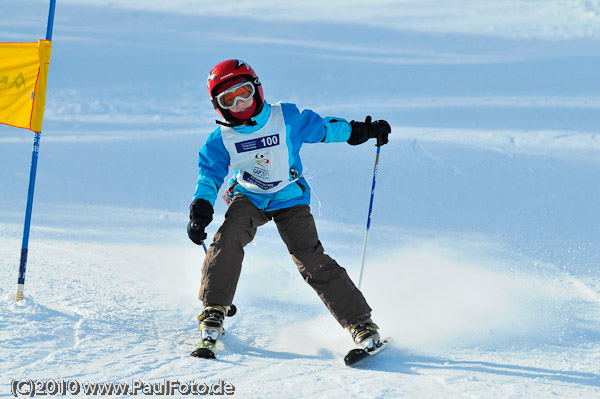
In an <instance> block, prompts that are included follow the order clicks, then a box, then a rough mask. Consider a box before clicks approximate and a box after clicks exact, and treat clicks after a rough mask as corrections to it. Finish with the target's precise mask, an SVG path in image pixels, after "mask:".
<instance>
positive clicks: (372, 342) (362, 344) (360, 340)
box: [348, 318, 381, 350]
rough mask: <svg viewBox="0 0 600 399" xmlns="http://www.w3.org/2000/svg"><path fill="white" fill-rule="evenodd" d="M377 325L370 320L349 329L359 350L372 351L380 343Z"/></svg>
mask: <svg viewBox="0 0 600 399" xmlns="http://www.w3.org/2000/svg"><path fill="white" fill-rule="evenodd" d="M378 328H379V327H377V324H375V323H373V321H372V320H371V319H370V318H369V319H366V320H363V321H361V322H360V323H356V324H353V325H351V326H349V327H348V331H349V332H350V334H352V339H353V340H354V343H355V344H356V347H357V348H361V349H366V350H372V349H375V347H376V346H377V343H378V342H379V341H380V339H381V338H380V337H379V333H378V332H377V329H378Z"/></svg>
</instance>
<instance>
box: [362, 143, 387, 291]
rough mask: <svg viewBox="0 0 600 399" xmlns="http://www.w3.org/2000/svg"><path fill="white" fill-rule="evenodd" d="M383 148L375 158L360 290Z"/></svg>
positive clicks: (379, 148)
mask: <svg viewBox="0 0 600 399" xmlns="http://www.w3.org/2000/svg"><path fill="white" fill-rule="evenodd" d="M380 151H381V146H377V155H376V157H375V169H374V170H373V185H372V186H371V201H370V202H369V215H368V216H367V229H366V231H365V242H364V244H363V252H362V260H361V262H360V277H359V278H358V289H359V290H360V286H361V284H362V278H363V271H364V266H365V254H366V252H367V237H368V235H369V229H370V228H371V213H372V212H373V198H374V197H375V182H376V180H377V167H378V166H379V152H380Z"/></svg>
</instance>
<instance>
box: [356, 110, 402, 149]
mask: <svg viewBox="0 0 600 399" xmlns="http://www.w3.org/2000/svg"><path fill="white" fill-rule="evenodd" d="M350 126H352V133H350V138H349V139H348V141H347V143H348V144H350V145H358V144H362V143H364V142H365V141H367V140H369V139H373V138H376V139H377V144H375V145H376V146H377V147H381V146H382V145H384V144H387V143H388V135H389V134H390V133H391V132H392V128H391V127H390V124H389V123H387V121H384V120H378V121H375V122H371V116H367V117H366V118H365V121H364V122H357V121H350Z"/></svg>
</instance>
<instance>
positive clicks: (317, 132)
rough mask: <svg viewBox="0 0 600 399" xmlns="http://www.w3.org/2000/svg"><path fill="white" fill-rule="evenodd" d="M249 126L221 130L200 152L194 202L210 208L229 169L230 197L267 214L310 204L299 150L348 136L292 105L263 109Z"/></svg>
mask: <svg viewBox="0 0 600 399" xmlns="http://www.w3.org/2000/svg"><path fill="white" fill-rule="evenodd" d="M281 116H282V117H283V118H281ZM252 120H253V121H254V122H256V125H253V126H249V125H242V126H236V127H233V128H230V127H225V126H219V127H217V128H216V129H215V130H214V131H213V132H212V133H211V134H210V136H209V137H208V139H207V140H206V143H205V144H204V146H203V147H202V149H201V150H200V156H199V160H198V166H199V168H200V170H199V173H198V180H197V184H196V191H195V193H194V199H197V198H201V199H204V200H206V201H208V202H210V203H211V205H213V206H214V204H215V201H216V198H217V194H218V191H219V188H220V186H221V185H222V184H223V182H224V180H225V177H227V174H228V173H229V168H230V167H231V168H233V169H235V172H234V175H233V178H232V179H231V180H230V181H229V190H228V193H227V195H229V196H230V197H232V196H233V195H235V194H243V195H245V196H247V197H248V198H249V199H250V201H252V203H253V204H254V205H256V207H257V208H258V209H260V210H261V211H265V212H266V211H271V210H276V209H283V208H289V207H292V206H295V205H308V204H310V186H309V185H308V183H307V182H306V180H305V179H304V177H303V175H302V161H301V160H300V148H301V147H302V145H303V144H304V143H331V142H344V141H347V140H348V139H349V138H350V133H351V132H352V127H351V126H350V124H349V123H348V121H346V120H345V119H342V118H333V117H325V118H322V117H321V116H319V115H318V114H317V113H315V112H314V111H312V110H308V109H307V110H304V111H302V112H300V111H299V110H298V108H297V107H296V105H295V104H290V103H277V104H272V105H271V104H267V103H265V106H264V107H263V109H262V111H261V112H260V113H259V114H258V115H257V116H255V117H254V118H252ZM284 175H287V176H284Z"/></svg>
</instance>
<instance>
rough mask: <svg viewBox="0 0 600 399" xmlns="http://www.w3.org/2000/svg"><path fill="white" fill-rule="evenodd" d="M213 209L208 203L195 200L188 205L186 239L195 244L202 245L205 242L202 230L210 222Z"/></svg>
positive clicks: (198, 199)
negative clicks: (188, 217)
mask: <svg viewBox="0 0 600 399" xmlns="http://www.w3.org/2000/svg"><path fill="white" fill-rule="evenodd" d="M213 212H214V211H213V207H212V205H211V204H210V202H208V201H206V200H203V199H201V198H197V199H195V200H194V201H192V203H191V205H190V221H189V223H188V225H187V232H188V237H190V240H192V241H193V242H194V243H195V244H198V245H202V242H203V241H204V240H206V233H205V232H204V229H206V226H208V225H209V224H210V222H212V215H213Z"/></svg>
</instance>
